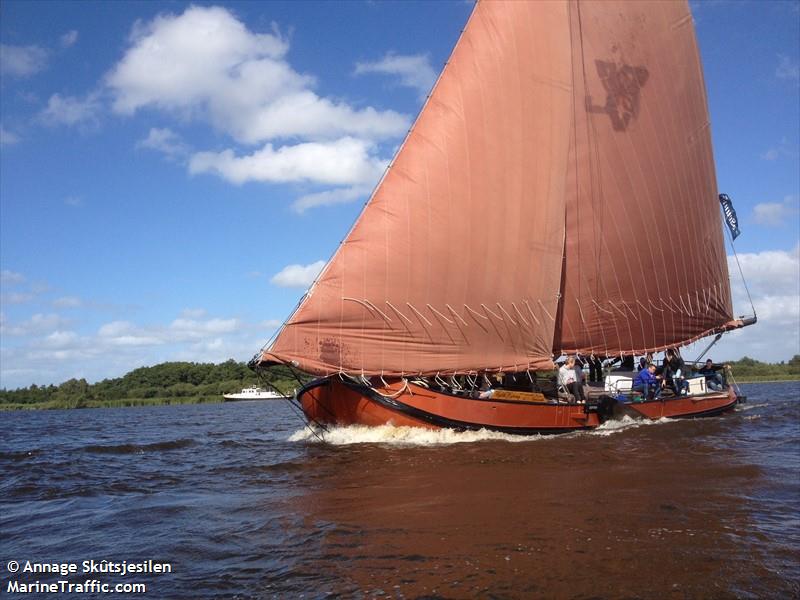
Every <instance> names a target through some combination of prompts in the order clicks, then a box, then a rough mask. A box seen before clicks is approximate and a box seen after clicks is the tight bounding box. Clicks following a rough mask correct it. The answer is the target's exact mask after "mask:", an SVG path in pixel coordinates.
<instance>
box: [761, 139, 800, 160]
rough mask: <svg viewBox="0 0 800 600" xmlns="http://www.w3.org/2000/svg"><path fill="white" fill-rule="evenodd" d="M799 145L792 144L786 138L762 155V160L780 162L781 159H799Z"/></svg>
mask: <svg viewBox="0 0 800 600" xmlns="http://www.w3.org/2000/svg"><path fill="white" fill-rule="evenodd" d="M797 155H798V154H797V144H790V143H789V139H788V138H786V137H784V138H782V139H781V141H780V142H779V143H778V144H776V145H775V146H773V147H771V148H769V149H768V150H767V151H766V152H763V153H762V154H761V159H762V160H769V161H772V160H778V159H779V158H793V159H796V158H797Z"/></svg>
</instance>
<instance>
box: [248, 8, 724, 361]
mask: <svg viewBox="0 0 800 600" xmlns="http://www.w3.org/2000/svg"><path fill="white" fill-rule="evenodd" d="M731 312H732V311H731V302H730V292H729V288H728V278H727V265H726V261H725V252H724V247H723V242H722V236H721V229H720V217H719V212H718V208H717V193H716V185H715V175H714V165H713V156H712V152H711V141H710V134H709V128H708V112H707V108H706V101H705V92H704V88H703V78H702V73H701V68H700V62H699V57H698V52H697V47H696V44H695V40H694V32H693V28H692V21H691V14H690V12H689V10H688V7H687V5H686V3H685V2H683V1H679V2H651V1H647V0H645V1H639V0H625V1H619V2H614V1H608V0H598V1H594V0H582V1H576V0H564V1H551V2H520V1H509V2H505V1H493V0H492V1H488V0H484V1H481V2H478V3H477V5H476V6H475V8H474V10H473V13H472V15H471V17H470V19H469V21H468V23H467V25H466V27H465V30H464V32H463V33H462V35H461V38H460V39H459V41H458V43H457V44H456V47H455V49H454V50H453V53H452V55H451V57H450V60H449V61H448V64H447V66H446V67H445V69H444V71H443V73H442V74H441V76H440V78H439V80H438V82H437V84H436V86H435V87H434V90H433V92H432V94H431V96H430V98H429V100H428V102H427V103H426V105H425V107H424V108H423V110H422V112H421V113H420V115H419V117H418V119H417V122H416V123H415V125H414V127H413V128H412V129H411V131H410V132H409V134H408V136H407V138H406V140H405V142H404V144H403V146H402V147H401V149H400V151H399V152H398V154H397V156H396V157H395V160H394V162H393V163H392V165H391V167H390V168H389V169H388V171H387V173H386V174H385V176H384V178H383V180H382V181H381V183H380V184H379V186H378V187H377V188H376V190H375V192H374V193H373V195H372V197H371V198H370V200H369V202H368V203H367V206H366V207H365V209H364V211H363V212H362V214H361V216H360V217H359V219H358V221H357V222H356V224H355V225H354V226H353V228H352V230H351V231H350V233H349V235H348V236H347V238H346V239H345V240H344V241H343V242H342V244H341V246H340V247H339V249H338V251H337V252H336V253H335V254H334V256H333V258H332V259H331V260H330V261H329V263H328V264H327V266H326V267H325V269H324V270H323V272H322V274H321V275H320V277H319V278H318V280H317V281H316V282H315V284H314V285H313V286H312V288H311V289H310V290H309V292H308V293H307V294H306V296H305V297H304V299H303V300H302V301H301V303H300V305H299V306H298V308H297V309H296V310H295V312H294V313H293V314H292V316H291V317H290V318H289V320H288V321H287V322H286V324H285V325H284V326H283V328H282V329H281V331H280V332H279V334H278V336H277V337H276V339H275V341H274V342H273V343H272V345H271V346H270V347H269V348H267V349H266V350H265V351H264V352H263V353H262V355H261V360H262V361H264V362H271V361H278V362H282V363H290V364H293V365H295V366H297V367H298V368H300V369H301V370H304V371H308V372H312V373H317V374H321V375H327V374H332V373H337V372H344V373H349V374H363V375H386V376H398V375H400V376H402V375H410V374H436V373H469V372H477V371H487V370H500V371H521V370H525V369H540V368H549V367H551V366H552V358H553V353H554V352H555V353H556V354H559V353H561V352H562V351H580V352H584V353H598V354H604V355H614V354H620V353H626V354H629V353H632V352H644V351H648V350H656V349H660V348H663V347H666V346H669V345H674V344H679V343H683V342H686V341H689V340H691V339H694V338H696V337H698V336H702V335H704V334H706V333H708V332H709V331H712V330H714V329H717V328H719V327H721V326H723V325H724V324H725V323H726V322H729V321H730V320H731Z"/></svg>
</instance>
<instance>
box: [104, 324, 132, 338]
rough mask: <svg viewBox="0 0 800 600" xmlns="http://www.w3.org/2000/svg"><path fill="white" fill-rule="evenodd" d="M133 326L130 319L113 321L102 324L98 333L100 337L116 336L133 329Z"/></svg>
mask: <svg viewBox="0 0 800 600" xmlns="http://www.w3.org/2000/svg"><path fill="white" fill-rule="evenodd" d="M133 328H134V326H133V323H131V322H129V321H112V322H111V323H106V324H105V325H102V326H101V327H100V329H98V330H97V334H98V335H99V336H100V337H114V336H117V335H122V334H124V333H128V332H130V331H132V330H133Z"/></svg>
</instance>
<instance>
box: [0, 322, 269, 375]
mask: <svg viewBox="0 0 800 600" xmlns="http://www.w3.org/2000/svg"><path fill="white" fill-rule="evenodd" d="M201 313H202V314H201ZM205 317H206V314H205V311H203V310H201V309H187V310H185V311H182V313H181V315H180V316H179V317H178V318H177V319H175V320H173V321H172V322H171V323H169V324H167V325H152V326H141V325H138V324H136V323H133V322H131V321H126V320H117V321H112V322H109V323H105V324H104V325H102V326H101V327H99V328H98V329H97V330H96V331H95V332H94V333H93V334H88V335H81V334H80V333H78V332H75V331H71V330H69V329H67V328H66V327H65V325H66V324H67V322H66V321H65V320H64V319H61V318H60V317H58V316H57V315H37V316H35V317H34V318H32V319H30V320H28V321H25V322H23V323H17V324H12V323H9V322H8V320H7V318H6V316H5V315H4V314H2V313H0V330H1V331H2V334H3V335H2V337H0V359H1V360H0V365H1V366H2V369H1V370H0V380H1V381H2V383H0V386H4V387H19V386H27V385H30V383H32V382H36V383H37V384H41V383H58V382H61V381H65V380H67V379H69V378H71V377H86V378H87V379H89V380H99V379H102V378H106V377H111V376H118V375H122V374H124V373H126V372H128V371H130V370H131V369H133V368H135V367H138V366H145V365H152V364H157V363H159V362H164V361H168V360H190V361H197V362H221V361H224V360H227V359H229V358H234V359H236V360H248V359H249V358H250V357H252V356H253V354H254V353H255V351H256V350H257V349H258V348H260V347H261V346H262V345H263V343H264V341H265V340H266V338H267V337H268V333H269V331H271V330H274V329H275V328H276V327H277V326H279V325H280V322H279V321H277V320H269V321H262V322H258V323H248V322H245V321H242V320H240V319H237V318H216V317H214V318H205ZM7 334H8V335H7ZM9 336H13V337H9Z"/></svg>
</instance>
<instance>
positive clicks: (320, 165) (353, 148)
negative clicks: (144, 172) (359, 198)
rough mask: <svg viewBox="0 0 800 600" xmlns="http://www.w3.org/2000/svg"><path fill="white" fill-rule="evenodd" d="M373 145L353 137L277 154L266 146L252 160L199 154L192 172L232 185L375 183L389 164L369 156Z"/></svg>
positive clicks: (192, 163) (299, 146)
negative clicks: (214, 176)
mask: <svg viewBox="0 0 800 600" xmlns="http://www.w3.org/2000/svg"><path fill="white" fill-rule="evenodd" d="M370 149H371V144H370V143H369V142H366V141H364V140H359V139H355V138H351V137H346V138H342V139H340V140H336V141H334V142H326V143H321V142H306V143H302V144H297V145H294V146H283V147H281V148H278V149H277V150H276V149H274V148H273V146H272V144H266V145H265V146H264V147H263V148H262V149H261V150H257V151H256V152H254V153H253V154H250V155H249V156H235V155H234V153H233V151H231V150H225V151H223V152H218V153H215V152H199V153H197V154H195V155H194V156H192V158H191V160H190V161H189V171H190V172H191V173H193V174H196V173H214V174H216V175H219V176H220V177H222V178H223V179H226V180H228V181H230V182H232V183H236V184H242V183H245V182H247V181H261V182H272V183H287V182H303V181H309V182H317V183H327V184H333V185H347V184H353V183H365V182H374V181H377V179H378V178H379V177H380V175H381V173H382V172H383V171H384V169H385V168H386V165H387V163H388V161H384V160H381V159H379V158H376V157H374V156H370Z"/></svg>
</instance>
